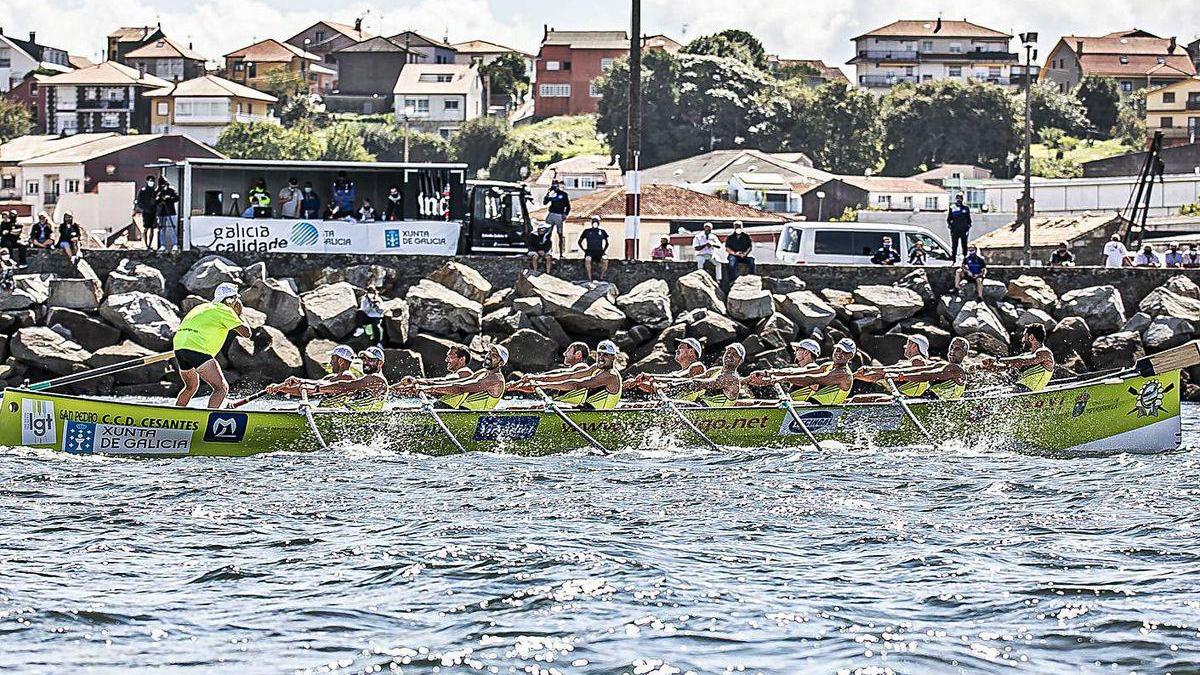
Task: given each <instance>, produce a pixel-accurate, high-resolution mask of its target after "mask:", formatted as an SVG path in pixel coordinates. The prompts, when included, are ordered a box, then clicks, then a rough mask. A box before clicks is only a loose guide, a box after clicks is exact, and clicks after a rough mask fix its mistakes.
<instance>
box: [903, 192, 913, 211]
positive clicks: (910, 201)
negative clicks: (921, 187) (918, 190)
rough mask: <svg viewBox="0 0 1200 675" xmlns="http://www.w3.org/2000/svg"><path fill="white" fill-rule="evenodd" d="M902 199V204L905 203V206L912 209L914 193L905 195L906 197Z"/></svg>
mask: <svg viewBox="0 0 1200 675" xmlns="http://www.w3.org/2000/svg"><path fill="white" fill-rule="evenodd" d="M900 201H901V204H903V206H904V208H906V209H911V208H912V207H913V198H912V195H905V196H904V198H903V199H901V200H900Z"/></svg>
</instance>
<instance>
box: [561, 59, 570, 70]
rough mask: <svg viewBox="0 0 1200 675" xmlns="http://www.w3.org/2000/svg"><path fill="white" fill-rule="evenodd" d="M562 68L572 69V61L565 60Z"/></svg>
mask: <svg viewBox="0 0 1200 675" xmlns="http://www.w3.org/2000/svg"><path fill="white" fill-rule="evenodd" d="M562 68H563V70H570V69H571V62H570V61H563V64H562Z"/></svg>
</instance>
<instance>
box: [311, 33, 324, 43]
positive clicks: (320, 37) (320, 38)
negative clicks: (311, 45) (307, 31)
mask: <svg viewBox="0 0 1200 675" xmlns="http://www.w3.org/2000/svg"><path fill="white" fill-rule="evenodd" d="M314 36H315V37H316V40H317V44H320V43H322V42H324V41H325V31H323V30H319V31H316V33H314Z"/></svg>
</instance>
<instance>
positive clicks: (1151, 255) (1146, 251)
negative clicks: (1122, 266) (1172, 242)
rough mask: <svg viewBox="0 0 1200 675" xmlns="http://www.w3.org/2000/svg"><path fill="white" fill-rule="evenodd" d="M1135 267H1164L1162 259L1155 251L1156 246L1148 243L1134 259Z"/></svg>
mask: <svg viewBox="0 0 1200 675" xmlns="http://www.w3.org/2000/svg"><path fill="white" fill-rule="evenodd" d="M1133 266H1134V267H1162V259H1161V258H1159V257H1158V254H1157V253H1155V252H1154V247H1153V246H1151V245H1150V244H1146V245H1145V246H1144V247H1143V248H1142V252H1141V253H1139V254H1137V257H1136V258H1134V259H1133Z"/></svg>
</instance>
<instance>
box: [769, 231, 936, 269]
mask: <svg viewBox="0 0 1200 675" xmlns="http://www.w3.org/2000/svg"><path fill="white" fill-rule="evenodd" d="M884 237H891V239H892V246H893V247H894V248H895V249H896V250H897V251H898V252H899V253H900V262H901V264H902V265H903V264H907V263H908V254H909V251H911V250H912V248H913V246H914V245H915V244H916V243H917V242H918V241H920V242H922V243H924V244H925V252H926V261H925V264H926V265H927V266H930V267H946V266H951V265H953V264H954V261H953V260H952V259H951V258H950V246H949V245H948V244H947V243H946V242H944V241H942V240H941V239H938V238H937V236H936V235H934V234H933V233H932V232H930V231H929V230H927V229H925V228H923V227H920V226H918V225H898V224H897V225H893V224H875V223H809V222H802V223H789V224H787V225H783V226H782V231H781V232H780V235H779V239H778V241H777V243H776V245H775V258H776V259H778V261H779V262H781V263H790V264H793V265H870V264H871V255H872V254H874V253H875V250H876V249H878V248H879V247H880V245H881V243H882V242H883V238H884Z"/></svg>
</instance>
